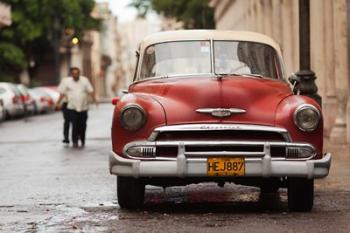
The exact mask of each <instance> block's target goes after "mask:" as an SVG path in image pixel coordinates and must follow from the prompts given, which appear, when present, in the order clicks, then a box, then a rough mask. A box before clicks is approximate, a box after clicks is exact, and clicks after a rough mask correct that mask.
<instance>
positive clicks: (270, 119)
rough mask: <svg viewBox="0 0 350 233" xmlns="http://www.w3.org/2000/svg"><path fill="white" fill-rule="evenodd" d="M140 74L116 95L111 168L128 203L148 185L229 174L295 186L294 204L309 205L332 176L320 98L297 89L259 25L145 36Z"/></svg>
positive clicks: (239, 179)
mask: <svg viewBox="0 0 350 233" xmlns="http://www.w3.org/2000/svg"><path fill="white" fill-rule="evenodd" d="M138 54H139V56H138V65H137V70H136V72H135V77H134V82H133V83H132V84H131V85H130V86H129V89H128V92H129V93H128V94H126V95H124V96H123V97H122V98H120V99H118V98H116V99H114V100H113V103H114V104H115V109H114V114H113V121H112V151H111V153H110V158H109V168H110V173H111V174H114V175H117V195H118V203H119V205H120V206H121V207H122V208H130V209H133V208H139V207H141V206H142V205H143V201H144V195H145V185H147V184H151V185H157V186H162V187H166V186H174V185H187V184H190V183H199V182H208V181H211V182H217V183H218V184H219V185H220V186H223V185H224V183H225V182H234V183H236V184H242V185H252V186H257V187H260V189H261V192H262V193H264V192H267V193H271V192H274V193H275V192H277V191H278V189H279V188H280V187H284V188H287V189H288V208H289V209H290V211H310V210H311V209H312V206H313V200H314V179H316V178H322V177H325V176H327V175H328V172H329V169H330V165H331V154H330V153H324V152H323V118H322V110H321V107H320V106H319V105H318V103H317V102H316V101H315V100H313V99H311V98H309V97H307V96H303V95H297V94H293V91H292V89H291V85H290V84H289V83H288V82H287V80H286V76H285V72H284V70H283V62H282V54H281V51H280V48H279V46H278V44H277V43H276V42H274V41H273V40H272V39H271V38H269V37H267V36H265V35H262V34H258V33H252V32H235V31H215V30H190V31H181V30H179V31H173V32H162V33H159V34H154V35H151V36H149V37H147V38H145V39H144V40H143V41H142V42H141V44H140V51H139V53H138Z"/></svg>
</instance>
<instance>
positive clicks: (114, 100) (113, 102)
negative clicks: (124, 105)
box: [112, 97, 120, 105]
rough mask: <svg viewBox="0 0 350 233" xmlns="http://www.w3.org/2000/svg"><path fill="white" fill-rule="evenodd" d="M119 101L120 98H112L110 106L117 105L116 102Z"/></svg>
mask: <svg viewBox="0 0 350 233" xmlns="http://www.w3.org/2000/svg"><path fill="white" fill-rule="evenodd" d="M119 100H120V97H114V98H112V104H113V105H117V103H118V101H119Z"/></svg>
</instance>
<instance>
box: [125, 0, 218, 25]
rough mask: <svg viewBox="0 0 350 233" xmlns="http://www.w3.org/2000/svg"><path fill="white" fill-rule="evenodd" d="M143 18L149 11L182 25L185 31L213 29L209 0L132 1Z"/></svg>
mask: <svg viewBox="0 0 350 233" xmlns="http://www.w3.org/2000/svg"><path fill="white" fill-rule="evenodd" d="M130 6H133V7H135V8H136V9H137V11H138V15H139V16H141V17H145V16H146V15H147V13H148V11H149V10H150V9H153V10H155V11H156V12H157V13H159V14H163V15H164V16H166V17H170V18H175V19H176V20H178V21H181V22H183V23H184V27H185V28H187V29H193V28H195V29H211V28H215V23H214V10H213V9H212V8H211V7H209V0H133V1H132V2H131V4H130Z"/></svg>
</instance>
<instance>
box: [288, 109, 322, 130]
mask: <svg viewBox="0 0 350 233" xmlns="http://www.w3.org/2000/svg"><path fill="white" fill-rule="evenodd" d="M320 119H321V115H320V112H319V111H318V109H317V108H316V107H315V106H313V105H310V104H303V105H301V106H299V107H298V108H297V109H296V110H295V112H294V123H295V125H296V126H297V127H298V128H299V129H300V130H301V131H305V132H312V131H314V130H315V129H316V128H317V126H318V124H319V123H320Z"/></svg>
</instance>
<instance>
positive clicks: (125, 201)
mask: <svg viewBox="0 0 350 233" xmlns="http://www.w3.org/2000/svg"><path fill="white" fill-rule="evenodd" d="M117 196H118V203H119V206H120V207H121V208H122V209H129V210H135V209H139V208H141V207H142V206H143V201H144V198H145V184H144V183H143V182H142V181H141V180H140V179H135V178H132V177H123V176H117Z"/></svg>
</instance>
